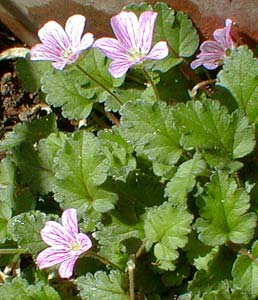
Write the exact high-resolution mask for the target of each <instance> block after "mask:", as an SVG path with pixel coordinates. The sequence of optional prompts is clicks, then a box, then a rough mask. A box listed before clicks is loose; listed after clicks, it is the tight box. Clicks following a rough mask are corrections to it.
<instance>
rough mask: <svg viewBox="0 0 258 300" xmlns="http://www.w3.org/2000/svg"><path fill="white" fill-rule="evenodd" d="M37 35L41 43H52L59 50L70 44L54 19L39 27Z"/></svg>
mask: <svg viewBox="0 0 258 300" xmlns="http://www.w3.org/2000/svg"><path fill="white" fill-rule="evenodd" d="M38 36H39V38H40V40H41V42H42V43H43V44H48V45H50V46H51V45H52V47H55V48H58V49H60V50H65V49H67V48H68V47H69V45H70V41H69V38H68V36H67V34H66V32H65V31H64V29H63V27H62V26H61V25H60V24H58V23H57V22H55V21H49V22H47V23H46V24H45V25H44V26H43V27H42V28H41V29H39V31H38Z"/></svg>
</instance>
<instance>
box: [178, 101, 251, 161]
mask: <svg viewBox="0 0 258 300" xmlns="http://www.w3.org/2000/svg"><path fill="white" fill-rule="evenodd" d="M173 115H174V118H175V122H176V127H177V128H178V131H179V132H181V134H182V135H183V136H182V139H181V142H182V144H183V146H184V147H185V149H191V148H193V147H198V148H199V147H200V148H202V149H203V150H205V156H206V157H207V158H209V159H208V161H209V163H210V162H211V163H213V164H215V165H217V166H218V165H220V161H219V160H220V159H221V160H224V161H225V164H224V166H226V165H227V164H228V163H230V161H232V159H236V158H240V157H243V156H245V155H247V154H249V153H250V152H251V151H252V150H253V148H254V146H255V139H254V128H253V126H250V125H249V124H248V121H247V119H246V117H245V116H244V115H243V113H241V112H239V111H236V112H234V113H233V114H231V115H230V114H229V113H228V112H227V109H226V107H224V106H221V105H220V103H219V102H218V101H214V100H212V101H211V100H204V101H202V102H199V101H189V102H187V104H183V103H181V104H178V105H177V106H176V107H175V110H174V112H173ZM212 160H213V162H212ZM226 163H227V164H226Z"/></svg>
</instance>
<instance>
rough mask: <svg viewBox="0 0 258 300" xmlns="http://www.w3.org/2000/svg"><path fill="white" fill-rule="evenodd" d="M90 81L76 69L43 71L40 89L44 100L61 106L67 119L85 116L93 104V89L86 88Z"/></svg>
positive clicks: (55, 105)
mask: <svg viewBox="0 0 258 300" xmlns="http://www.w3.org/2000/svg"><path fill="white" fill-rule="evenodd" d="M89 85H90V82H89V80H88V79H87V78H85V76H84V75H83V74H82V73H81V72H80V71H79V70H77V69H74V70H66V71H56V70H53V71H51V72H47V73H45V75H44V76H43V77H42V91H43V92H44V93H46V94H47V96H46V101H47V103H48V104H49V105H53V106H54V107H60V106H61V107H62V114H63V116H64V117H66V118H68V119H76V120H80V119H83V118H87V117H88V115H89V114H90V112H91V109H92V106H93V104H94V102H96V101H95V99H94V91H93V90H92V89H89V88H88V89H87V86H89Z"/></svg>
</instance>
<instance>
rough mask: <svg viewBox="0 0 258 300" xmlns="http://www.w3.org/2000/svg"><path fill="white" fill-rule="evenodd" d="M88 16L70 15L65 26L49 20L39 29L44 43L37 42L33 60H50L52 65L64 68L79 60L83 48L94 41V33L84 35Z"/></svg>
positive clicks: (39, 34) (32, 52)
mask: <svg viewBox="0 0 258 300" xmlns="http://www.w3.org/2000/svg"><path fill="white" fill-rule="evenodd" d="M85 22H86V18H85V17H84V16H82V15H74V16H72V17H70V18H69V19H68V20H67V21H66V24H65V30H64V29H63V27H62V26H61V25H60V24H58V23H57V22H55V21H49V22H47V23H46V24H45V25H44V26H43V27H42V28H41V29H40V30H39V31H38V36H39V39H40V40H41V42H42V44H37V45H35V46H34V47H32V49H31V51H30V58H31V59H32V60H50V61H53V63H52V65H53V66H54V67H55V68H56V69H58V70H62V69H63V68H64V67H65V66H66V65H67V64H71V63H73V62H75V61H76V60H77V58H78V57H79V54H80V52H81V51H82V50H85V49H87V48H89V47H90V46H91V45H92V43H93V34H92V33H86V34H84V35H83V37H81V36H82V33H83V30H84V25H85Z"/></svg>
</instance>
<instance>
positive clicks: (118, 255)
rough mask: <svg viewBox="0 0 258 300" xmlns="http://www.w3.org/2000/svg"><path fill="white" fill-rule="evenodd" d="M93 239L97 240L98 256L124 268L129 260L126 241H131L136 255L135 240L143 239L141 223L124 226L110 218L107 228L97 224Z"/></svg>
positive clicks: (136, 244) (115, 219) (117, 220)
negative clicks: (110, 221)
mask: <svg viewBox="0 0 258 300" xmlns="http://www.w3.org/2000/svg"><path fill="white" fill-rule="evenodd" d="M94 238H96V239H97V240H98V243H99V246H100V251H99V254H100V255H101V256H103V257H105V258H107V259H109V260H110V261H112V262H113V263H115V264H116V265H118V266H120V267H121V268H125V266H126V262H127V260H128V258H129V255H130V253H129V251H128V249H127V248H126V241H128V240H133V241H134V243H133V245H134V246H135V248H134V250H135V252H134V253H136V252H137V250H138V248H137V246H138V247H139V243H136V240H142V239H143V238H144V232H143V222H142V221H140V222H139V223H137V224H133V225H132V224H125V223H123V222H121V221H120V220H119V219H117V218H115V217H112V223H111V224H110V225H107V226H103V225H102V224H99V226H98V230H97V231H96V232H94Z"/></svg>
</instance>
